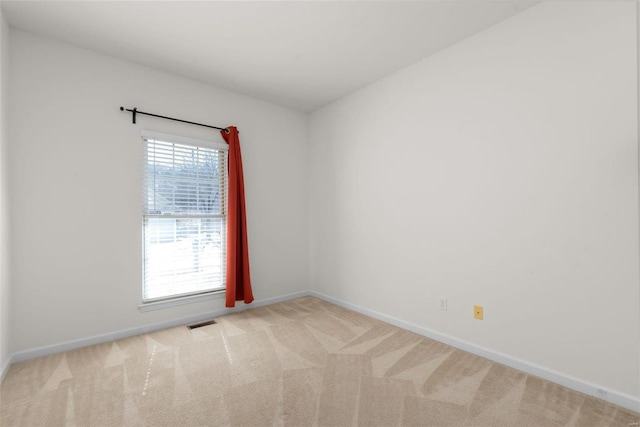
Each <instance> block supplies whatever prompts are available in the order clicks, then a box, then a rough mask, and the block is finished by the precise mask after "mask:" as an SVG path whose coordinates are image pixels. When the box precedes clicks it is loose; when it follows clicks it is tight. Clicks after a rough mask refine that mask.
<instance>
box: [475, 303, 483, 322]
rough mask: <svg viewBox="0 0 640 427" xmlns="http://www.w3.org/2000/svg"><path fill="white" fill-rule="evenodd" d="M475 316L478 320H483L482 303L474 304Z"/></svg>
mask: <svg viewBox="0 0 640 427" xmlns="http://www.w3.org/2000/svg"><path fill="white" fill-rule="evenodd" d="M473 317H475V318H476V319H478V320H482V317H483V309H482V306H481V305H474V306H473Z"/></svg>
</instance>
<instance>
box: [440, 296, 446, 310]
mask: <svg viewBox="0 0 640 427" xmlns="http://www.w3.org/2000/svg"><path fill="white" fill-rule="evenodd" d="M440 310H444V311H447V299H446V298H440Z"/></svg>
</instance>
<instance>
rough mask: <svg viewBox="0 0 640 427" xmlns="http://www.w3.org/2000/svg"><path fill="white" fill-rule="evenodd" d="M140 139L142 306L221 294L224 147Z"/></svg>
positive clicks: (159, 137) (154, 136)
mask: <svg viewBox="0 0 640 427" xmlns="http://www.w3.org/2000/svg"><path fill="white" fill-rule="evenodd" d="M142 137H143V139H144V156H143V157H144V180H143V182H144V184H143V185H144V188H143V199H144V200H143V214H142V221H143V233H144V238H143V245H144V268H143V272H144V273H143V274H144V279H143V292H142V300H143V302H153V301H159V300H165V299H170V298H175V297H180V296H187V295H195V294H201V293H206V292H212V291H216V290H223V289H224V288H225V264H226V256H225V249H226V238H225V237H226V236H225V234H226V194H227V193H226V188H227V187H226V183H227V150H228V148H227V145H226V144H225V143H223V142H219V143H215V142H207V141H199V140H193V139H191V138H184V137H178V136H173V135H164V134H159V133H155V132H148V131H143V135H142Z"/></svg>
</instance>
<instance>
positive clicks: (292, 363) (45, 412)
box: [0, 297, 640, 427]
mask: <svg viewBox="0 0 640 427" xmlns="http://www.w3.org/2000/svg"><path fill="white" fill-rule="evenodd" d="M217 320H218V322H219V323H218V324H216V325H211V326H205V327H202V328H199V329H195V330H193V331H190V330H188V329H187V328H186V327H178V328H172V329H166V330H163V331H158V332H154V333H150V334H146V335H141V336H137V337H132V338H127V339H122V340H119V341H115V342H109V343H105V344H100V345H95V346H91V347H86V348H82V349H79V350H73V351H69V352H66V353H60V354H56V355H52V356H47V357H42V358H39V359H34V360H29V361H25V362H21V363H16V364H14V365H13V366H12V367H11V369H10V370H9V372H8V373H7V376H6V378H5V381H4V383H3V384H2V389H1V393H2V394H1V395H0V399H1V402H0V411H1V418H0V424H1V425H2V426H3V427H4V426H14V425H15V426H18V425H21V426H38V425H46V426H63V425H76V426H93V425H95V426H98V425H103V426H121V425H132V426H138V425H146V426H160V425H165V426H197V425H202V426H204V425H207V426H215V425H238V426H240V425H242V426H280V425H287V426H315V425H317V426H341V425H344V426H346V425H361V426H396V425H419V426H492V427H496V426H577V427H583V426H622V427H629V426H632V425H636V424H634V423H640V415H638V414H636V413H633V412H630V411H627V410H624V409H622V408H619V407H616V406H613V405H610V404H607V403H605V402H603V401H601V400H598V399H595V398H591V397H587V396H585V395H582V394H580V393H577V392H574V391H571V390H568V389H566V388H563V387H561V386H558V385H555V384H553V383H550V382H546V381H543V380H540V379H538V378H535V377H532V376H529V375H527V374H524V373H522V372H518V371H516V370H513V369H510V368H507V367H504V366H502V365H498V364H495V363H493V362H490V361H488V360H486V359H483V358H480V357H477V356H473V355H471V354H469V353H465V352H463V351H460V350H456V349H454V348H452V347H449V346H446V345H443V344H440V343H438V342H435V341H432V340H430V339H427V338H424V337H421V336H419V335H416V334H413V333H410V332H407V331H404V330H402V329H399V328H396V327H393V326H390V325H388V324H385V323H382V322H379V321H377V320H374V319H371V318H368V317H366V316H363V315H360V314H357V313H354V312H351V311H348V310H345V309H342V308H340V307H337V306H335V305H332V304H329V303H326V302H324V301H321V300H318V299H315V298H311V297H307V298H300V299H296V300H293V301H288V302H285V303H280V304H274V305H271V306H268V307H262V308H257V309H253V310H248V311H245V312H241V313H237V314H231V315H228V316H224V317H221V318H219V319H217Z"/></svg>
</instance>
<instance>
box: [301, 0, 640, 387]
mask: <svg viewBox="0 0 640 427" xmlns="http://www.w3.org/2000/svg"><path fill="white" fill-rule="evenodd" d="M635 31H636V30H635V4H633V3H625V2H587V3H584V4H580V3H578V2H567V3H559V2H547V3H543V4H540V5H538V6H535V7H533V8H532V9H529V10H527V11H525V12H523V13H522V14H520V15H517V16H515V17H513V18H511V19H509V20H507V21H504V22H503V23H501V24H498V25H497V26H494V27H492V28H490V29H488V30H486V31H484V32H482V33H480V34H478V35H476V36H473V37H471V38H469V39H467V40H466V41H464V42H462V43H460V44H458V45H455V46H453V47H451V48H449V49H446V50H445V51H442V52H440V53H439V54H437V55H434V56H432V57H430V58H427V59H425V60H423V61H421V62H419V63H417V64H415V65H413V66H410V67H408V68H406V69H404V70H402V71H400V72H397V73H395V74H393V75H391V76H389V77H388V78H385V79H383V80H381V81H379V82H377V83H375V84H373V85H371V86H369V87H367V88H364V89H363V90H360V91H359V92H356V93H355V94H352V95H351V96H348V97H347V98H345V99H343V100H341V101H339V102H336V103H334V104H332V105H330V106H328V107H326V108H324V109H322V110H319V111H317V112H315V113H313V114H312V115H311V124H310V139H311V159H312V160H311V163H312V165H311V168H312V178H311V195H312V197H311V218H312V226H311V227H312V231H311V242H312V255H311V259H312V261H311V281H312V289H313V290H315V291H316V292H319V293H320V294H324V295H327V296H329V297H332V298H335V299H337V300H340V301H343V302H345V303H347V304H354V305H357V306H360V307H362V308H364V309H366V310H370V311H372V312H378V313H382V314H384V315H385V316H389V317H394V318H396V319H400V320H401V321H403V322H407V323H410V324H414V325H418V326H419V327H421V328H425V329H428V330H431V331H433V332H435V333H437V334H441V335H445V336H449V337H452V338H454V339H455V340H457V341H460V342H466V343H470V344H472V345H473V346H476V347H480V348H485V349H489V350H490V351H491V352H493V353H496V354H503V355H505V356H507V357H509V358H512V359H517V360H521V361H525V362H527V363H529V364H532V365H539V366H541V367H543V368H545V369H547V370H549V371H557V372H560V373H561V374H562V375H564V376H567V377H573V378H575V379H577V380H579V381H581V382H584V383H592V384H595V385H597V386H600V387H603V388H604V389H608V390H613V391H615V392H616V393H619V394H620V395H627V396H630V397H631V398H632V399H633V398H635V399H637V398H638V396H640V394H639V393H640V384H639V376H640V372H639V361H640V355H639V354H638V343H639V339H640V307H639V299H640V298H639V275H638V259H639V254H638V148H637V137H638V135H637V125H638V119H637V110H636V102H637V98H636V94H637V87H636V72H637V69H636V68H637V67H636V54H637V53H636V33H635ZM439 297H447V298H448V302H449V309H448V311H440V310H439V309H438V300H439ZM474 304H480V305H483V306H484V315H485V319H484V320H483V321H478V320H474V319H473V317H472V310H473V305H474Z"/></svg>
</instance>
